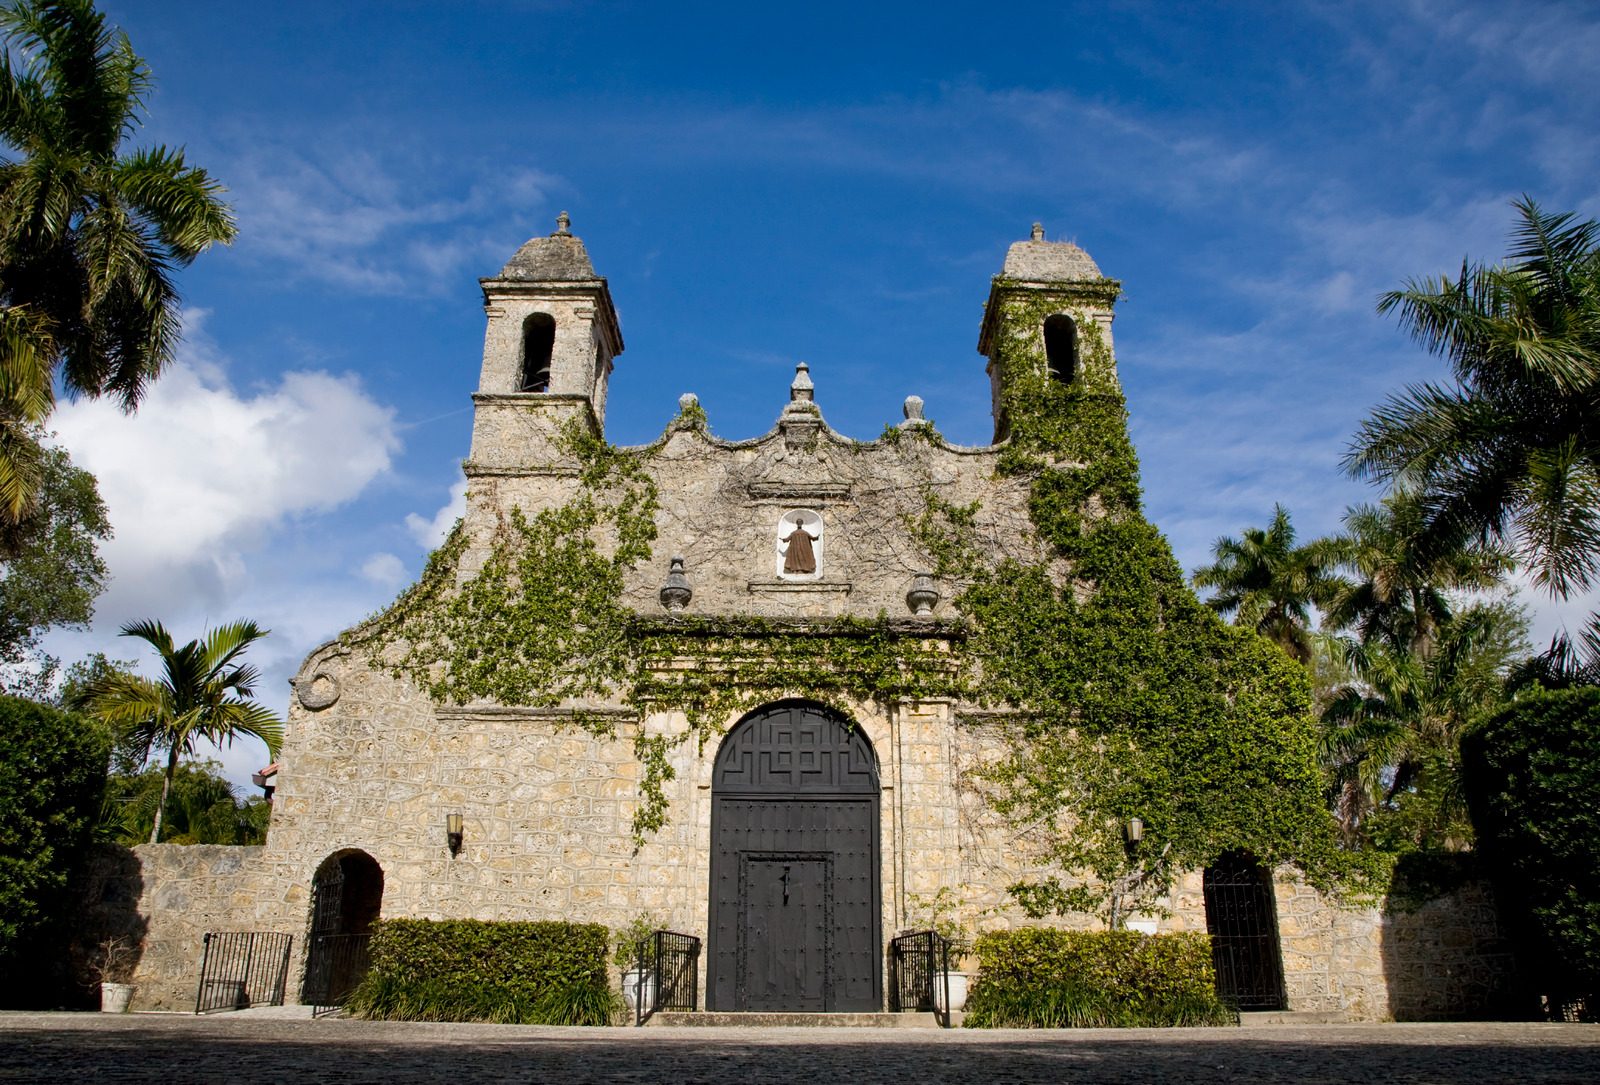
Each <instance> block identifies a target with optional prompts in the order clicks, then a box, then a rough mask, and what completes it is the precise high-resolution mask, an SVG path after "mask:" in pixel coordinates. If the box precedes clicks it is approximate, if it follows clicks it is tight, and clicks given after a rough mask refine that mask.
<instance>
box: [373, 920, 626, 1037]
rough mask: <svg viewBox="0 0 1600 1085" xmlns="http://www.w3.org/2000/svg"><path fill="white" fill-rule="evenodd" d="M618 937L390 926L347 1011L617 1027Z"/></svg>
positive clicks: (533, 928)
mask: <svg viewBox="0 0 1600 1085" xmlns="http://www.w3.org/2000/svg"><path fill="white" fill-rule="evenodd" d="M609 941H610V932H609V931H607V929H606V928H605V927H602V926H600V925H599V924H597V923H561V922H546V923H485V922H481V921H479V920H475V919H451V920H428V919H386V920H382V921H380V922H379V923H377V924H376V925H375V927H374V932H373V937H372V968H371V970H370V971H368V973H367V976H366V978H365V979H364V980H362V981H361V985H360V986H359V987H358V988H356V990H355V991H354V993H352V994H351V996H350V1001H349V1005H348V1007H347V1009H348V1012H350V1013H351V1014H353V1015H355V1016H358V1017H366V1018H372V1019H381V1020H390V1021H495V1022H506V1023H516V1024H523V1025H606V1024H610V1023H611V1021H612V1019H613V1017H614V1016H615V1014H616V1013H617V1010H618V1002H619V1000H618V998H617V996H616V994H615V993H614V992H613V991H612V990H611V984H610V982H609V979H608V976H607V973H606V957H607V951H608V948H609Z"/></svg>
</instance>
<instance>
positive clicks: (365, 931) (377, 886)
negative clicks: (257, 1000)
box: [300, 850, 383, 1006]
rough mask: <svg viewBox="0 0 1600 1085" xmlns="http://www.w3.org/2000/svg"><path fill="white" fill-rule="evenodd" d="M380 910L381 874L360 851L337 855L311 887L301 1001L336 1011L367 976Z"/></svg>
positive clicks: (320, 869) (324, 865)
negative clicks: (369, 947) (309, 928)
mask: <svg viewBox="0 0 1600 1085" xmlns="http://www.w3.org/2000/svg"><path fill="white" fill-rule="evenodd" d="M382 908H383V868H382V867H380V866H379V865H378V861H377V860H376V859H374V858H373V857H372V856H370V855H368V854H367V853H366V852H364V851H356V850H350V851H341V852H335V853H334V854H332V855H330V856H328V857H327V858H326V859H324V860H323V861H322V865H320V866H319V867H317V873H316V877H315V878H314V879H313V880H312V882H311V932H310V935H309V937H308V938H307V942H306V978H305V983H304V985H303V986H302V989H301V994H300V1001H301V1002H304V1003H308V1004H310V1005H312V1006H340V1005H343V1004H344V1000H345V999H346V998H348V997H349V995H350V992H351V991H353V990H355V987H356V985H357V984H358V983H360V982H361V980H362V978H363V977H364V976H366V974H367V965H368V963H369V960H370V959H369V957H368V955H367V946H368V943H369V942H370V941H371V938H372V924H373V923H374V922H376V921H377V919H378V914H379V912H380V911H381V910H382Z"/></svg>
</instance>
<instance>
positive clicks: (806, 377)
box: [789, 362, 816, 403]
mask: <svg viewBox="0 0 1600 1085" xmlns="http://www.w3.org/2000/svg"><path fill="white" fill-rule="evenodd" d="M815 387H816V386H815V385H813V384H812V383H811V367H810V366H809V365H806V363H804V362H801V363H799V364H798V365H796V366H795V367H794V383H793V384H791V385H789V402H790V403H810V402H811V401H812V400H813V399H815V398H816V397H815V395H814V389H815Z"/></svg>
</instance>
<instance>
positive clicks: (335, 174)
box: [228, 138, 558, 294]
mask: <svg viewBox="0 0 1600 1085" xmlns="http://www.w3.org/2000/svg"><path fill="white" fill-rule="evenodd" d="M349 147H350V143H349V141H346V140H338V139H329V140H326V141H324V143H323V145H322V146H321V147H316V146H313V147H310V148H307V147H306V145H305V143H304V141H303V140H302V141H297V143H296V146H295V147H294V148H290V147H288V146H285V145H282V144H278V145H272V146H265V145H263V144H262V143H261V141H260V140H259V139H257V138H252V139H251V143H250V150H248V151H247V152H245V153H243V154H242V155H241V156H240V157H239V159H238V161H236V162H235V163H233V165H232V167H231V168H230V170H229V172H228V175H229V176H230V177H234V178H236V180H235V181H234V183H233V187H232V191H231V193H230V196H229V198H230V200H231V202H232V203H233V205H234V209H235V211H236V213H237V215H238V218H239V222H240V224H241V225H240V236H239V242H238V248H239V250H240V251H241V252H242V253H245V254H253V255H256V256H258V257H266V258H268V259H270V260H272V261H273V262H274V263H275V264H279V263H281V264H282V265H283V266H284V267H286V268H289V269H292V270H291V274H293V275H295V276H297V277H308V278H312V279H317V280H321V281H324V282H328V283H331V284H333V285H334V286H336V287H339V288H341V289H344V290H348V291H352V292H355V293H362V294H410V293H417V292H428V291H432V290H435V289H438V288H440V287H441V286H442V285H443V284H447V283H450V282H452V281H454V280H455V279H457V278H458V277H459V276H460V275H461V274H462V272H463V269H467V270H473V271H477V270H481V269H482V267H484V266H487V265H489V264H494V265H495V266H498V263H499V262H501V261H504V259H505V258H506V256H507V255H508V254H509V252H510V250H509V249H508V248H507V243H508V242H507V239H506V238H505V237H504V236H500V235H499V233H497V232H495V231H492V230H490V229H489V228H488V227H487V226H486V225H485V224H486V223H488V222H492V221H494V220H495V219H496V218H497V217H498V215H497V214H496V213H497V212H499V211H501V210H502V209H503V208H506V207H518V208H541V207H542V206H543V205H545V203H546V195H545V194H546V191H547V190H548V189H549V188H551V187H552V186H554V185H556V184H558V182H557V181H556V180H555V179H554V178H552V177H550V176H548V175H546V174H544V173H541V172H539V171H538V170H531V169H509V170H507V169H496V170H485V171H482V176H485V177H487V178H489V180H487V181H483V182H480V183H477V184H461V185H459V186H457V187H450V186H449V184H448V183H447V184H445V185H440V184H438V183H431V184H430V183H429V180H431V179H432V178H434V177H436V176H437V175H438V174H439V173H440V172H441V171H440V170H439V169H437V168H435V167H434V166H432V165H430V164H428V163H418V162H400V161H396V160H394V159H395V158H397V157H398V154H396V155H391V156H389V157H387V158H385V157H380V156H378V155H376V154H373V153H371V152H368V151H362V150H351V149H349ZM459 175H460V171H458V170H451V171H449V176H450V177H451V178H454V177H458V176H459ZM419 179H421V180H419ZM524 225H525V226H526V225H527V224H526V223H525V224H524ZM512 244H514V242H512Z"/></svg>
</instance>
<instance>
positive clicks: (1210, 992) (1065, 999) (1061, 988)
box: [966, 927, 1237, 1028]
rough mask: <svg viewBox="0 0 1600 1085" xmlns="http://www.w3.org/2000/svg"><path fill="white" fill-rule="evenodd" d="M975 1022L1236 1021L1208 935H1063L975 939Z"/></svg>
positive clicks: (1029, 930)
mask: <svg viewBox="0 0 1600 1085" xmlns="http://www.w3.org/2000/svg"><path fill="white" fill-rule="evenodd" d="M977 954H978V962H979V963H978V967H979V972H978V978H977V980H976V982H974V983H973V985H972V992H971V994H970V995H969V996H968V997H967V1017H966V1024H967V1026H968V1027H969V1028H1108V1027H1161V1026H1169V1025H1231V1024H1234V1023H1236V1021H1237V1017H1235V1015H1234V1013H1233V1011H1231V1010H1229V1009H1228V1008H1227V1007H1226V1006H1224V1005H1223V1004H1222V1001H1221V1000H1220V999H1218V998H1217V990H1216V972H1215V971H1214V969H1213V968H1212V964H1211V939H1210V938H1209V937H1207V936H1206V935H1204V934H1161V935H1145V934H1140V933H1138V932H1137V931H1060V930H1047V929H1044V928H1041V927H1025V928H1023V929H1021V930H1013V931H995V932H992V933H989V934H985V935H982V936H980V937H979V938H978V943H977Z"/></svg>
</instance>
